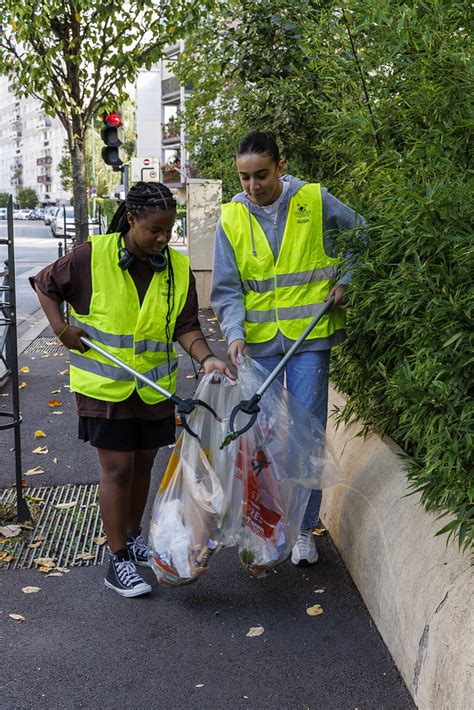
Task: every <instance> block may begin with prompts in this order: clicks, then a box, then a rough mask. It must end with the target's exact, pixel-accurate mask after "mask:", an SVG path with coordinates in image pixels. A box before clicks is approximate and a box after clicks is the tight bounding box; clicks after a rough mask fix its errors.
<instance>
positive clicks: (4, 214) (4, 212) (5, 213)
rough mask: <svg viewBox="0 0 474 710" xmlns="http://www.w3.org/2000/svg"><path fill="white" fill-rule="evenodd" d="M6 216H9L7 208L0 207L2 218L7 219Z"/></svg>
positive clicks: (0, 216)
mask: <svg viewBox="0 0 474 710" xmlns="http://www.w3.org/2000/svg"><path fill="white" fill-rule="evenodd" d="M6 218H7V208H6V207H0V219H6Z"/></svg>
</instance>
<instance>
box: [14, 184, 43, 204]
mask: <svg viewBox="0 0 474 710" xmlns="http://www.w3.org/2000/svg"><path fill="white" fill-rule="evenodd" d="M16 201H17V203H18V204H19V205H20V207H26V208H30V209H33V207H36V205H37V204H38V201H39V200H38V193H37V192H36V190H35V189H34V188H33V187H20V188H19V189H18V195H17V198H16Z"/></svg>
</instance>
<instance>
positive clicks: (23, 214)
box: [20, 207, 32, 219]
mask: <svg viewBox="0 0 474 710" xmlns="http://www.w3.org/2000/svg"><path fill="white" fill-rule="evenodd" d="M31 211H32V210H31V209H30V208H29V207H23V208H22V209H21V210H20V219H29V218H30V214H31Z"/></svg>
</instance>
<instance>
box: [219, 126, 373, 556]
mask: <svg viewBox="0 0 474 710" xmlns="http://www.w3.org/2000/svg"><path fill="white" fill-rule="evenodd" d="M236 164H237V170H238V173H239V178H240V182H241V185H242V187H243V189H244V192H240V193H238V194H237V195H235V196H234V197H233V198H232V201H231V202H230V203H228V204H226V205H223V207H222V215H221V220H220V222H219V225H218V228H217V235H216V242H215V252H214V266H213V284H212V295H211V300H212V306H213V308H214V311H215V313H216V316H217V318H218V320H219V324H220V327H221V329H222V332H223V334H224V336H225V338H226V340H227V343H228V355H229V357H230V359H231V361H232V363H233V364H234V365H236V364H237V360H238V357H239V355H241V354H242V353H243V351H244V349H245V352H246V354H248V355H249V356H250V357H252V358H253V359H255V360H256V361H257V362H259V363H260V364H261V365H262V366H264V367H265V368H266V369H268V370H273V369H274V368H275V367H276V365H277V364H278V362H279V361H280V360H281V358H282V357H283V355H284V354H285V353H286V352H287V351H288V350H289V348H290V347H291V345H292V344H293V343H294V341H295V340H297V339H298V337H299V336H300V335H301V333H302V332H303V330H304V329H305V328H306V326H307V325H308V324H309V322H310V321H311V319H312V318H313V317H314V316H315V315H316V312H317V306H318V304H319V303H321V302H322V301H324V300H326V299H327V298H328V297H332V298H333V299H334V304H333V306H332V308H331V310H330V312H329V313H328V314H327V315H325V316H323V318H322V319H321V321H320V322H319V323H318V325H317V326H316V327H315V328H314V330H313V331H312V332H311V333H310V335H309V336H308V338H307V339H306V340H305V342H304V343H303V344H302V346H301V347H300V349H299V350H298V351H297V352H296V353H295V354H294V355H293V356H292V357H291V358H290V360H289V362H288V363H287V365H286V368H285V375H286V386H287V388H288V391H289V392H290V393H291V394H292V395H293V396H294V397H295V398H296V399H297V400H298V401H299V402H300V403H301V404H302V406H304V407H305V408H306V409H308V410H309V411H310V412H311V413H312V414H313V415H314V416H316V417H317V418H318V419H319V421H320V422H321V424H322V426H323V427H325V426H326V420H327V413H328V412H327V410H328V375H329V360H330V353H331V348H332V347H334V346H335V345H338V344H339V343H340V342H342V341H343V340H344V338H345V331H344V324H345V314H344V309H341V308H340V306H342V305H343V304H344V302H345V297H346V288H347V286H348V285H349V283H350V281H351V273H350V271H347V270H345V271H344V273H343V274H342V275H341V273H340V271H341V265H342V264H343V259H341V258H340V257H339V255H338V254H337V250H336V246H335V243H334V235H336V234H337V233H338V232H340V231H343V230H348V229H354V228H357V227H359V228H360V227H361V226H363V225H364V220H363V218H362V217H361V216H360V215H357V214H356V213H355V212H354V210H352V209H351V208H350V207H347V206H346V205H344V204H343V203H342V202H340V201H339V200H337V199H336V198H335V197H334V196H333V195H331V194H330V193H329V192H328V191H327V189H326V188H324V187H321V186H320V185H318V184H311V183H306V182H304V181H302V180H299V179H298V178H295V177H292V176H291V175H283V172H284V161H283V160H282V159H281V157H280V151H279V148H278V145H277V143H276V140H275V136H274V135H273V133H271V132H262V131H255V132H252V133H250V134H248V135H247V136H245V138H243V140H242V141H241V142H240V144H239V146H238V148H237V159H236ZM346 258H348V257H347V255H346ZM282 376H283V374H282ZM320 504H321V491H316V490H314V491H312V492H311V496H310V499H309V502H308V505H307V508H306V511H305V515H304V518H303V521H302V524H301V532H300V536H299V538H298V540H297V542H296V545H295V547H294V548H293V552H292V556H291V561H292V562H293V564H301V565H307V564H314V563H315V562H316V561H317V559H318V552H317V550H316V546H315V544H314V536H313V534H312V532H313V529H314V528H315V527H316V524H317V521H318V517H319V508H320Z"/></svg>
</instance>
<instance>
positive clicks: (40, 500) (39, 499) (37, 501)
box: [30, 466, 44, 540]
mask: <svg viewBox="0 0 474 710" xmlns="http://www.w3.org/2000/svg"><path fill="white" fill-rule="evenodd" d="M38 468H41V467H40V466H38ZM30 500H32V501H33V502H34V503H42V502H43V501H44V498H30ZM36 539H37V538H35V540H36Z"/></svg>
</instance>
